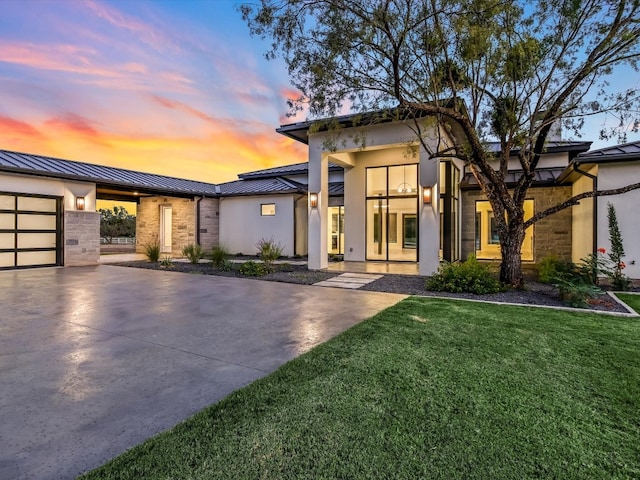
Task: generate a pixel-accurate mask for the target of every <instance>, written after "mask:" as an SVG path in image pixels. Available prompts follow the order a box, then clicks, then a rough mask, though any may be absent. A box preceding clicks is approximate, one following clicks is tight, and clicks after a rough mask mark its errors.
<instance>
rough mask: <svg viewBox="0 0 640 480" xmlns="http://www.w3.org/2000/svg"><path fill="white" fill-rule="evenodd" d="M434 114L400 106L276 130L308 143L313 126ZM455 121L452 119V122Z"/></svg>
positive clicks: (349, 125)
mask: <svg viewBox="0 0 640 480" xmlns="http://www.w3.org/2000/svg"><path fill="white" fill-rule="evenodd" d="M453 102H454V100H443V101H442V104H443V105H447V106H449V107H451V106H453ZM458 104H459V108H461V109H462V110H463V111H464V112H466V106H465V105H464V102H462V101H458ZM432 115H434V114H433V113H431V112H426V111H424V110H411V109H409V108H399V107H396V108H386V109H382V110H377V111H373V112H364V113H352V114H349V115H341V116H337V117H331V118H322V119H318V120H308V121H305V122H298V123H291V124H288V125H281V126H280V127H279V128H276V132H278V133H280V134H282V135H284V136H286V137H289V138H292V139H293V140H296V141H298V142H301V143H304V144H305V145H308V144H309V130H310V129H311V128H313V129H315V131H317V132H327V131H330V130H331V129H335V128H355V127H368V126H372V125H380V124H385V123H392V122H403V121H406V120H411V119H414V118H425V117H429V116H432ZM453 123H455V122H453V121H452V124H453Z"/></svg>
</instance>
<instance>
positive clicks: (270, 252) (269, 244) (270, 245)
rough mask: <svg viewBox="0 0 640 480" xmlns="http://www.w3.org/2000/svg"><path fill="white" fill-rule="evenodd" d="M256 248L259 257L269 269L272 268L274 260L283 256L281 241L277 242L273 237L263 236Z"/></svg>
mask: <svg viewBox="0 0 640 480" xmlns="http://www.w3.org/2000/svg"><path fill="white" fill-rule="evenodd" d="M256 248H257V249H258V257H260V260H262V263H263V264H264V267H265V269H266V270H267V271H271V270H272V265H273V262H274V261H275V260H277V259H278V258H280V257H281V256H282V251H283V250H284V248H283V247H282V245H280V243H276V242H275V241H274V240H273V237H271V238H261V239H260V240H259V241H258V243H256Z"/></svg>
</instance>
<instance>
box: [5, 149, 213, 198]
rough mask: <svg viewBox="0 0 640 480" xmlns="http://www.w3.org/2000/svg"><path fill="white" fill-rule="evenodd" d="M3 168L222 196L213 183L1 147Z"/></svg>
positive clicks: (118, 185) (105, 183) (143, 188)
mask: <svg viewBox="0 0 640 480" xmlns="http://www.w3.org/2000/svg"><path fill="white" fill-rule="evenodd" d="M0 170H2V171H6V172H13V173H24V174H30V175H40V176H47V177H54V178H61V179H68V180H78V181H89V182H94V183H96V184H97V185H99V186H110V187H116V188H132V189H136V190H140V191H142V192H144V191H148V192H160V193H164V192H173V193H179V194H189V195H204V196H218V195H219V190H218V188H217V185H214V184H212V183H205V182H198V181H195V180H185V179H182V178H175V177H168V176H164V175H157V174H154V173H144V172H137V171H134V170H126V169H123V168H115V167H107V166H104V165H94V164H91V163H84V162H76V161H72V160H62V159H59V158H53V157H46V156H42V155H32V154H27V153H19V152H12V151H9V150H0Z"/></svg>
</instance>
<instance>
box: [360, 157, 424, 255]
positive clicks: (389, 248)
mask: <svg viewBox="0 0 640 480" xmlns="http://www.w3.org/2000/svg"><path fill="white" fill-rule="evenodd" d="M418 191H419V189H418V165H417V164H411V165H394V166H385V167H371V168H367V199H366V202H367V220H366V221H367V235H366V242H367V256H366V259H367V260H382V261H405V262H417V261H418V250H417V246H418V225H417V218H418Z"/></svg>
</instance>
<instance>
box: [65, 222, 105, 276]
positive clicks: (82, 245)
mask: <svg viewBox="0 0 640 480" xmlns="http://www.w3.org/2000/svg"><path fill="white" fill-rule="evenodd" d="M99 259H100V214H99V213H98V212H89V211H77V210H70V211H65V212H64V264H65V266H77V265H94V264H96V263H98V260H99Z"/></svg>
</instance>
